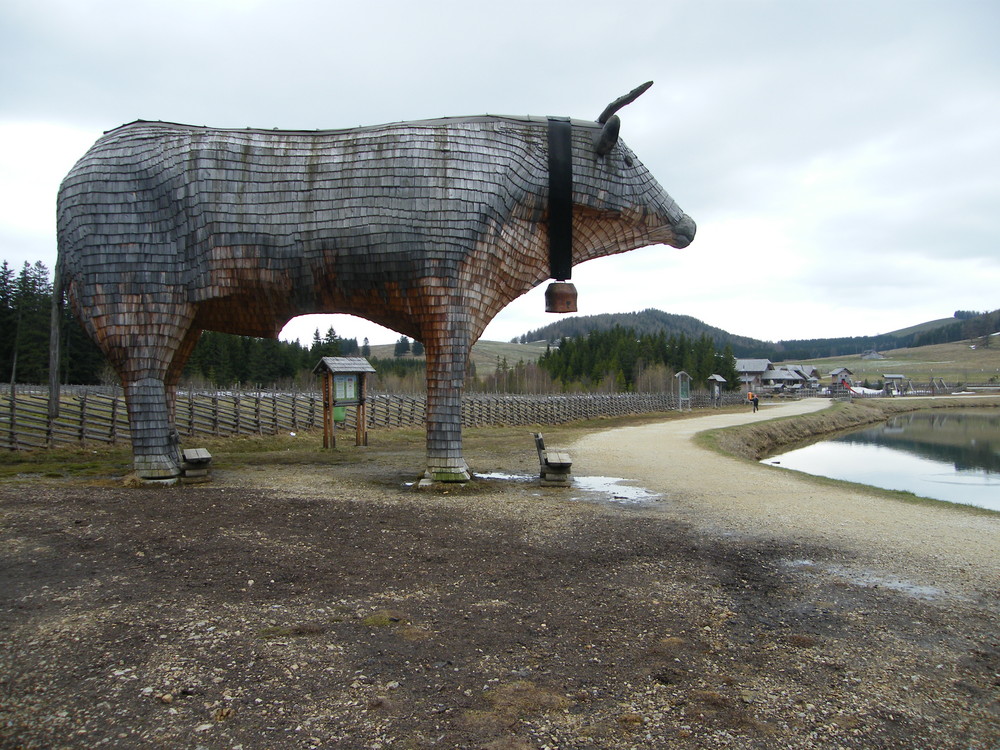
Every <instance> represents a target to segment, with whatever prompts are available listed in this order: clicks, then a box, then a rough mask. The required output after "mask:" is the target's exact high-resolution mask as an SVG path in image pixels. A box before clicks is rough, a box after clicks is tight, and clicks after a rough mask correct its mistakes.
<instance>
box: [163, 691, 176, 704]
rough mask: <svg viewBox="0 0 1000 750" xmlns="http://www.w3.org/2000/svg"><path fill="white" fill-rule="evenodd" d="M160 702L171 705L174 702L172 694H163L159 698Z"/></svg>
mask: <svg viewBox="0 0 1000 750" xmlns="http://www.w3.org/2000/svg"><path fill="white" fill-rule="evenodd" d="M160 702H161V703H173V702H174V696H173V694H171V693H164V694H163V695H161V696H160Z"/></svg>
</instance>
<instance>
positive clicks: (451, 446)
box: [423, 326, 472, 482]
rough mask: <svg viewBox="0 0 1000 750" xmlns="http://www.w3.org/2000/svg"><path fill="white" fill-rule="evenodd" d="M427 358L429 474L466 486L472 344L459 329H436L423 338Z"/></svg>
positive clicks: (434, 479)
mask: <svg viewBox="0 0 1000 750" xmlns="http://www.w3.org/2000/svg"><path fill="white" fill-rule="evenodd" d="M423 344H424V351H425V354H426V356H427V473H426V474H425V475H424V477H425V479H427V480H431V481H437V482H467V481H469V479H470V478H471V476H470V474H469V466H468V464H466V463H465V459H464V457H463V456H462V392H463V390H464V386H465V370H466V365H467V363H468V361H469V351H470V349H471V347H472V340H471V337H470V335H469V334H468V332H464V333H463V330H462V328H461V327H460V326H458V327H446V326H442V327H435V330H434V331H433V332H431V333H430V334H425V336H424V341H423Z"/></svg>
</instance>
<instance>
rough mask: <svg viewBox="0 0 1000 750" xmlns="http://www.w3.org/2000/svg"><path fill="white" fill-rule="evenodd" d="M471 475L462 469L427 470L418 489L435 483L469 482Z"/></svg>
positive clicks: (465, 469)
mask: <svg viewBox="0 0 1000 750" xmlns="http://www.w3.org/2000/svg"><path fill="white" fill-rule="evenodd" d="M471 481H472V475H471V474H470V473H469V469H468V468H464V469H428V470H427V472H426V473H425V474H424V478H423V479H421V480H420V484H419V486H420V487H429V486H430V485H431V484H433V483H435V482H471Z"/></svg>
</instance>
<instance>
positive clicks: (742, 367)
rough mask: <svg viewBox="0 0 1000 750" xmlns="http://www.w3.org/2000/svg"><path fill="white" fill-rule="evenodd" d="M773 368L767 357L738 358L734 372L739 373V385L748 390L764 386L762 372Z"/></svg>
mask: <svg viewBox="0 0 1000 750" xmlns="http://www.w3.org/2000/svg"><path fill="white" fill-rule="evenodd" d="M771 369H773V365H772V364H771V360H769V359H738V360H736V372H738V373H739V375H740V385H741V386H742V387H743V388H745V389H746V390H748V391H756V390H759V389H761V388H763V387H764V374H765V373H766V372H767V371H768V370H771Z"/></svg>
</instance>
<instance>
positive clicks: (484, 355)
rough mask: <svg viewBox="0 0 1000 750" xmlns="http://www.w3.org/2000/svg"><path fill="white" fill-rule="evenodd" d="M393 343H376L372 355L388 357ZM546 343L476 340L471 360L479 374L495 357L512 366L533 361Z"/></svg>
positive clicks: (490, 369) (487, 370)
mask: <svg viewBox="0 0 1000 750" xmlns="http://www.w3.org/2000/svg"><path fill="white" fill-rule="evenodd" d="M395 346H396V345H395V344H378V345H376V346H373V347H372V356H373V357H380V358H389V357H392V356H393V351H394V349H395ZM545 347H546V343H545V342H544V341H536V342H533V343H530V344H512V343H510V342H509V341H482V340H480V341H477V342H476V344H475V345H474V346H473V347H472V361H473V362H475V363H476V370H477V371H478V372H479V374H480V376H482V375H485V374H487V373H491V372H493V370H494V368H496V365H497V357H499V358H500V359H501V360H503V359H504V358H506V359H507V364H508V365H510V366H511V367H513V366H514V365H516V364H517V363H518V362H519V361H520V360H522V359H523V360H524V361H525V362H526V363H527V362H534V361H535V360H537V359H538V358H539V357H540V356H542V355H543V354H545Z"/></svg>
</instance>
